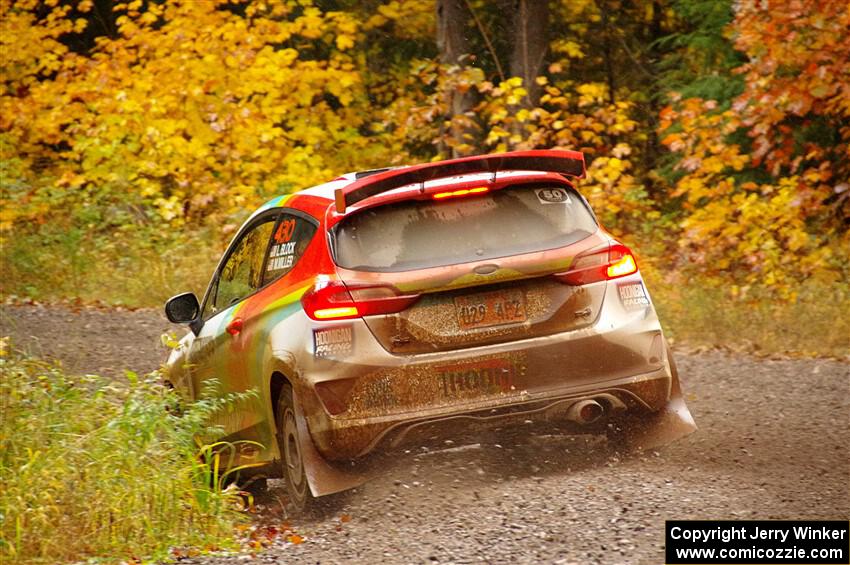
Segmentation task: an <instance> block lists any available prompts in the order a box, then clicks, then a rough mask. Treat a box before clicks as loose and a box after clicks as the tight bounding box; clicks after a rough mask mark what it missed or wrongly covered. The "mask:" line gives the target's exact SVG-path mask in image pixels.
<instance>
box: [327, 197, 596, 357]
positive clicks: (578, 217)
mask: <svg viewBox="0 0 850 565" xmlns="http://www.w3.org/2000/svg"><path fill="white" fill-rule="evenodd" d="M444 194H449V196H447V197H442V198H436V199H435V198H429V199H424V200H423V199H420V200H404V201H401V202H396V203H393V204H387V205H383V206H377V207H374V208H367V209H365V210H362V211H360V212H356V213H354V214H352V215H350V216H348V217H346V218H345V219H343V220H342V221H341V222H340V223H339V224H338V225H337V226H336V227H335V228H334V230H333V232H332V240H333V249H334V255H335V261H336V264H337V267H338V268H337V272H338V275H339V276H340V278H341V279H342V281H343V282H344V283H345V285H346V286H347V287H348V290H349V292H350V293H351V295H352V297H353V299H354V301H355V302H368V301H369V300H373V299H375V298H378V299H381V298H386V297H387V296H391V295H393V294H394V295H396V296H403V297H417V296H418V298H411V299H410V300H407V301H397V302H396V304H401V305H402V308H401V309H398V311H391V312H389V313H381V314H378V315H367V316H364V320H365V322H366V324H367V325H368V327H369V329H370V330H371V331H372V333H373V334H374V335H375V338H376V339H377V340H378V341H379V342H380V343H381V345H382V346H383V347H384V348H385V349H386V350H387V351H389V352H392V353H399V354H415V353H428V352H434V351H446V350H451V349H458V348H463V347H470V346H476V345H486V344H492V343H500V342H505V341H513V340H517V339H523V338H530V337H536V336H542V335H548V334H553V333H557V332H563V331H569V330H574V329H579V328H582V327H585V326H588V325H590V324H592V323H593V321H594V320H595V319H596V317H597V316H598V314H599V311H600V309H601V307H602V300H603V297H604V286H605V285H587V286H573V285H570V284H566V283H565V282H563V281H562V280H560V279H559V278H558V277H557V276H552V275H554V274H556V273H562V272H564V271H567V270H568V269H569V268H570V266H571V265H572V264H573V262H574V259H575V258H576V256H578V255H580V254H582V253H584V252H586V251H588V250H591V249H595V248H599V247H604V246H606V245H607V244H608V242H607V239H606V238H605V236H603V235H601V234H600V233H599V231H598V227H597V224H596V221H595V220H594V218H593V215H592V214H591V212H590V210H589V209H588V207H587V205H586V203H585V202H584V200H583V199H582V198H581V197H580V196H579V195H578V193H576V192H575V191H574V190H573V189H572V188H571V187H569V186H568V185H559V184H556V183H552V182H548V183H546V184H540V183H536V184H530V185H519V186H510V187H507V188H502V189H500V190H494V191H488V192H482V193H471V194H470V193H461V194H459V195H456V196H455V195H452V194H451V193H444ZM386 302H387V303H389V301H386ZM395 309H396V308H391V309H390V310H395ZM379 311H380V309H379Z"/></svg>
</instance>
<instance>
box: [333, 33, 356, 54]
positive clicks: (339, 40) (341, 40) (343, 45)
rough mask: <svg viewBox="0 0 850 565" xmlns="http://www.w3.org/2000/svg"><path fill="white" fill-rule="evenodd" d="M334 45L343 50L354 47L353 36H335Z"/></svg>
mask: <svg viewBox="0 0 850 565" xmlns="http://www.w3.org/2000/svg"><path fill="white" fill-rule="evenodd" d="M336 47H337V49H339V50H340V51H345V50H346V49H349V48H351V47H354V37H353V36H351V35H338V36H336Z"/></svg>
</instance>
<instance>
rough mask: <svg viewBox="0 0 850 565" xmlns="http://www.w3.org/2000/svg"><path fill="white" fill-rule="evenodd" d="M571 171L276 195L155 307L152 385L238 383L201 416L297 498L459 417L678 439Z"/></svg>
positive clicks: (341, 183) (527, 162) (368, 176)
mask: <svg viewBox="0 0 850 565" xmlns="http://www.w3.org/2000/svg"><path fill="white" fill-rule="evenodd" d="M584 174H585V163H584V156H583V155H582V154H581V153H578V152H572V151H524V152H514V153H505V154H500V155H489V156H482V157H468V158H462V159H455V160H451V161H443V162H437V163H429V164H424V165H417V166H411V167H400V168H393V169H385V170H378V171H367V172H363V173H354V174H348V175H344V176H342V177H340V178H338V179H336V180H334V181H331V182H329V183H326V184H323V185H320V186H316V187H313V188H310V189H307V190H304V191H301V192H298V193H296V194H291V195H286V196H281V197H279V198H275V199H274V200H272V201H270V202H268V203H267V204H265V205H264V206H262V207H261V208H260V209H259V210H257V211H256V212H254V214H253V215H252V216H251V217H250V218H249V219H248V220H247V221H246V222H245V224H244V225H243V226H242V227H241V229H240V230H239V231H238V233H237V235H236V236H235V237H234V239H233V241H232V242H231V244H230V246H229V247H228V249H227V251H226V253H225V254H224V256H223V257H222V259H221V261H220V263H219V265H218V267H217V269H216V270H215V273H214V275H213V277H212V282H211V283H210V285H209V288H208V289H207V291H206V294H205V295H204V297H203V300H202V301H201V302H200V303H199V302H198V300H197V298H196V297H195V296H194V295H193V294H191V293H185V294H180V295H177V296H175V297H173V298H171V299H170V300H169V301H168V303H167V304H166V307H165V310H166V314H167V316H168V318H169V320H171V321H172V322H175V323H187V324H189V327H190V328H191V332H190V333H188V334H187V335H186V336H185V337H184V338H183V339H182V340H181V342H180V345H179V347H178V348H177V349H175V350H174V351H173V352H172V354H171V357H170V358H169V360H168V363H167V366H166V374H167V378H168V380H169V381H170V382H171V383H172V384H173V385H174V386H175V387H177V388H178V390H179V391H181V393H182V394H183V395H184V396H185V397H187V398H189V399H193V398H198V397H199V395H200V393H201V390H202V389H203V388H204V383H205V381H207V380H209V379H213V378H215V379H216V380H217V381H218V382H219V383H220V388H221V392H222V393H229V392H240V391H248V390H254V391H256V392H257V393H258V394H256V395H254V396H253V397H251V399H249V400H247V401H246V402H244V403H242V404H240V405H239V406H238V407H237V409H236V410H233V411H229V412H227V413H225V414H222V415H221V417H220V420H219V421H218V422H217V423H218V424H220V425H221V426H222V427H223V429H224V430H225V434H226V437H225V438H224V439H225V440H228V441H232V442H234V443H235V444H236V445H238V446H240V448H239V453H238V457H236V458H235V460H234V461H233V462H232V464H233V465H243V464H249V465H253V466H254V468H255V469H260V470H262V472H263V473H265V476H282V477H283V478H284V479H285V482H286V486H287V489H288V491H289V495H290V497H291V499H292V501H293V503H294V504H295V505H296V506H303V505H304V504H305V503H306V502H307V501H308V500H309V499H310V497H311V496H322V495H325V494H330V493H333V492H338V491H341V490H345V489H348V488H351V487H353V486H356V485H358V484H360V483H362V482H363V481H364V480H365V479H366V478H367V476H368V475H367V473H366V472H365V471H364V470H363V469H364V468H365V466H361V465H359V463H358V462H361V461H364V460H367V459H368V456H369V455H370V454H373V453H377V452H387V450H392V449H394V448H398V447H400V446H404V445H410V444H412V443H415V442H420V441H424V440H427V439H429V438H434V437H437V438H443V439H445V438H449V437H452V436H454V435H457V434H458V433H460V432H461V431H466V430H467V429H469V428H470V427H473V426H475V425H477V426H481V427H488V426H500V427H505V426H507V425H511V424H513V423H519V424H526V423H527V422H528V421H532V422H536V421H547V422H566V423H568V425H573V426H576V427H581V426H585V427H587V429H597V430H598V429H600V423H602V422H605V423H606V426H605V428H607V429H608V430H609V431H610V430H624V431H625V432H626V433H627V435H628V436H629V437H628V441H630V442H632V443H633V444H634V445H638V446H643V447H649V446H652V445H658V444H660V443H664V442H667V441H671V440H672V439H675V438H676V437H680V436H682V435H684V434H687V433H690V432H691V431H693V430H694V429H695V426H694V423H693V420H692V418H691V415H690V413H689V412H688V409H687V407H686V406H685V404H684V401H683V399H682V395H681V391H680V387H679V382H678V377H677V374H676V368H675V365H674V363H673V359H672V356H671V354H670V351H669V349H668V347H667V344H666V342H665V340H664V337H663V335H662V331H661V326H660V325H659V322H658V318H657V317H656V314H655V309H654V308H653V305H652V301H651V299H650V295H649V293H648V291H647V289H646V286H645V284H644V281H643V279H642V277H641V274H640V271H639V270H638V264H637V260H636V258H635V256H634V254H633V253H632V252H631V250H630V249H629V248H628V247H626V246H625V245H623V244H622V243H620V242H619V241H617V240H616V239H614V238H613V237H612V236H611V235H610V234H608V233H607V232H606V231H605V230H604V229H603V228H602V227H600V226H599V224H598V222H597V220H596V218H595V216H594V214H593V211H592V210H591V209H590V207H589V205H588V203H587V201H586V200H585V199H584V198H583V197H582V196H581V195H580V194H579V192H578V191H577V190H576V189H575V187H574V185H573V181H572V179H577V178H583V177H584ZM605 428H601V429H605ZM238 440H250V441H238ZM255 442H256V443H255Z"/></svg>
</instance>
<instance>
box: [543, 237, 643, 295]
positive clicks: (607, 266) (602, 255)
mask: <svg viewBox="0 0 850 565" xmlns="http://www.w3.org/2000/svg"><path fill="white" fill-rule="evenodd" d="M637 270H638V268H637V261H635V256H634V255H633V254H632V251H631V250H630V249H629V248H628V247H626V246H625V245H623V244H621V243H614V244H611V245H610V246H609V247H607V248H605V249H600V250H595V251H589V252H586V253H583V254H581V255H579V256H578V257H576V258H575V261H573V264H572V265H571V266H570V270H569V271H566V272H564V273H558V274H557V275H555V276H556V277H557V278H558V279H559V280H560V281H562V282H565V283H567V284H571V285H576V286H578V285H583V284H590V283H594V282H599V281H607V280H610V279H616V278H619V277H625V276H626V275H631V274H632V273H636V272H637Z"/></svg>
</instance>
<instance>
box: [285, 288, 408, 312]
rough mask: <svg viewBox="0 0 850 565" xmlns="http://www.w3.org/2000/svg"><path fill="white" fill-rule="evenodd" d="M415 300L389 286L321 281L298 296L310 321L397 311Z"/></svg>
mask: <svg viewBox="0 0 850 565" xmlns="http://www.w3.org/2000/svg"><path fill="white" fill-rule="evenodd" d="M418 299H419V295H418V294H401V293H400V292H399V291H398V290H397V289H395V288H393V287H391V286H381V285H363V284H351V283H349V284H348V285H346V284H345V283H343V282H342V281H323V282H319V283H317V284H316V286H314V287H313V289H312V290H309V291H307V292H306V293H305V294H304V296H302V297H301V305H302V306H303V307H304V311H305V312H306V313H307V315H308V316H310V318H312V319H314V320H320V321H321V320H348V319H351V318H359V317H361V316H374V315H377V314H394V313H396V312H401V311H402V310H404V309H405V308H407V307H409V306H411V305H412V304H413V303H414V302H416V301H417V300H418Z"/></svg>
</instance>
